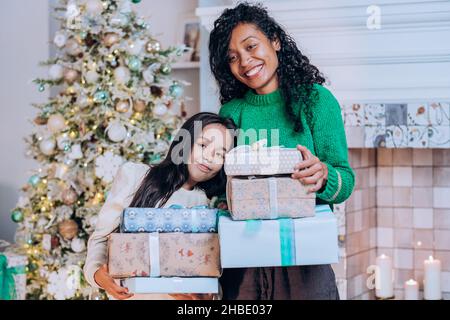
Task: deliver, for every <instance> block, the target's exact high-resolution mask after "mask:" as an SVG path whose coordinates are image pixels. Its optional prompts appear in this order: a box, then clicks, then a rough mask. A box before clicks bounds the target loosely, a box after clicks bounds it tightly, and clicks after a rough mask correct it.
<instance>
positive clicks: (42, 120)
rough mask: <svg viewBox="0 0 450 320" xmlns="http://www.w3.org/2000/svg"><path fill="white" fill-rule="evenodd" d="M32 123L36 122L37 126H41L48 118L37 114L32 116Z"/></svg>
mask: <svg viewBox="0 0 450 320" xmlns="http://www.w3.org/2000/svg"><path fill="white" fill-rule="evenodd" d="M33 121H34V123H36V124H37V125H38V126H42V125H45V124H47V121H48V118H46V117H42V116H37V117H36V118H34V120H33Z"/></svg>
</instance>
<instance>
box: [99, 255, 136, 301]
mask: <svg viewBox="0 0 450 320" xmlns="http://www.w3.org/2000/svg"><path fill="white" fill-rule="evenodd" d="M94 280H95V282H97V284H98V285H99V286H100V287H101V288H103V289H104V290H105V291H106V292H107V293H109V294H110V295H112V296H113V297H114V298H116V299H119V300H123V299H128V298H131V297H132V296H133V294H132V293H128V288H124V287H121V286H119V285H117V284H116V283H115V281H114V279H113V278H112V277H111V276H110V275H109V273H108V266H107V265H106V264H104V265H102V266H101V267H100V268H99V269H98V270H97V271H96V272H95V274H94Z"/></svg>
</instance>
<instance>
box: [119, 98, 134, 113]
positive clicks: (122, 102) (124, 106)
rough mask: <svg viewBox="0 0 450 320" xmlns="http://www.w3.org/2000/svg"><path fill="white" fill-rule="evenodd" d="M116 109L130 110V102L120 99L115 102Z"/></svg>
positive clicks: (123, 111) (120, 110)
mask: <svg viewBox="0 0 450 320" xmlns="http://www.w3.org/2000/svg"><path fill="white" fill-rule="evenodd" d="M115 108H116V111H117V112H121V113H126V112H128V111H129V110H130V103H129V102H128V101H127V100H120V101H118V102H117V103H116V107H115Z"/></svg>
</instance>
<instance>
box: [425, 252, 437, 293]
mask: <svg viewBox="0 0 450 320" xmlns="http://www.w3.org/2000/svg"><path fill="white" fill-rule="evenodd" d="M424 269H425V273H424V277H423V297H424V299H425V300H440V299H441V298H442V292H441V261H439V260H437V259H433V256H430V257H429V258H428V260H425V261H424Z"/></svg>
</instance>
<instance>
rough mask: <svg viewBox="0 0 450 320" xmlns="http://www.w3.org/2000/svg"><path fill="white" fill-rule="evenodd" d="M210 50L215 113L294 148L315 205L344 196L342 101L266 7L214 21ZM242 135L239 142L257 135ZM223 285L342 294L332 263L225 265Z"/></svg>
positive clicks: (308, 295)
mask: <svg viewBox="0 0 450 320" xmlns="http://www.w3.org/2000/svg"><path fill="white" fill-rule="evenodd" d="M209 53H210V66H211V71H212V73H213V74H214V76H215V78H216V80H217V83H218V85H219V89H220V99H221V102H222V104H223V105H222V107H221V109H220V115H222V116H225V117H230V118H232V119H233V120H234V122H235V123H236V125H237V126H238V128H240V129H241V130H243V131H242V132H243V133H245V132H246V131H247V130H253V132H255V130H256V139H257V140H259V139H262V138H267V140H268V142H269V143H268V145H269V146H270V145H283V146H285V147H293V148H295V147H297V148H298V150H299V151H300V152H301V153H302V155H303V159H304V161H302V162H300V163H298V164H297V165H296V167H295V172H294V173H293V174H292V178H293V179H299V180H300V181H302V182H303V183H305V184H307V185H309V192H316V196H317V203H318V204H330V206H331V207H333V206H332V205H333V203H340V202H343V201H345V200H346V199H347V198H348V197H349V196H350V194H351V192H352V190H353V187H354V179H355V177H354V173H353V171H352V169H351V168H350V165H349V163H348V155H347V142H346V137H345V131H344V127H343V122H342V118H341V113H340V107H339V104H338V102H337V101H336V99H335V98H334V96H333V95H332V94H331V92H330V91H328V90H327V89H326V88H324V87H322V86H321V84H323V83H324V82H325V79H324V78H323V76H322V75H321V73H320V72H319V70H318V69H317V68H316V67H315V66H313V65H311V64H310V63H309V60H308V58H307V57H305V56H304V55H303V54H302V53H301V52H300V50H299V49H298V48H297V46H296V44H295V42H294V40H293V39H292V38H291V37H290V36H289V35H287V34H286V32H285V31H284V30H283V29H282V27H281V26H280V25H279V24H278V23H277V22H276V21H275V20H274V19H273V18H271V17H270V16H269V15H268V13H267V11H266V10H265V9H264V8H262V7H261V6H259V5H250V4H247V3H242V4H239V5H238V6H236V7H235V8H233V9H227V10H225V11H224V12H223V13H222V15H221V16H220V17H219V18H218V19H217V20H216V21H215V22H214V28H213V30H212V32H211V35H210V42H209ZM262 134H264V135H265V136H264V137H263V136H262ZM249 136H251V135H249ZM245 137H246V135H245V134H244V135H242V134H241V135H240V136H239V137H238V138H239V142H238V144H243V143H244V144H247V143H252V142H254V141H248V142H247V141H246V140H245ZM221 284H222V290H223V298H224V299H339V295H338V292H337V287H336V284H335V276H334V272H333V270H332V268H331V266H330V265H317V266H296V267H272V268H239V269H225V270H224V272H223V276H222V278H221Z"/></svg>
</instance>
